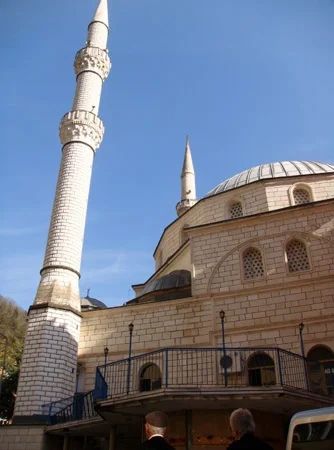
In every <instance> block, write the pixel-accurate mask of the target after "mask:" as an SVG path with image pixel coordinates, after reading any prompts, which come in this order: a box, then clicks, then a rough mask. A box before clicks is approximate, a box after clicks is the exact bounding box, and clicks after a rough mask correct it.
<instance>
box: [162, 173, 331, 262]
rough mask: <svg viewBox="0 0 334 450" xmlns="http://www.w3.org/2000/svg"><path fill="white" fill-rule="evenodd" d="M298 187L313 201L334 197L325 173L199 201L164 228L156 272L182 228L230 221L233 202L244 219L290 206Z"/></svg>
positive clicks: (174, 248)
mask: <svg viewBox="0 0 334 450" xmlns="http://www.w3.org/2000/svg"><path fill="white" fill-rule="evenodd" d="M301 182H302V183H301ZM300 184H303V185H306V186H307V187H309V188H310V191H311V193H312V196H313V200H314V201H320V200H326V199H329V198H333V197H334V176H333V175H330V174H324V175H316V176H314V175H313V176H303V177H289V178H288V179H287V178H283V179H279V180H277V179H276V180H265V181H258V182H256V183H253V184H249V185H245V186H243V187H241V188H238V189H234V190H231V191H226V192H224V193H221V194H218V195H215V196H212V197H207V198H204V199H202V200H201V201H200V202H199V203H198V204H197V205H195V206H194V207H193V208H191V209H190V210H189V211H187V213H186V214H184V215H183V216H181V217H180V218H179V219H178V220H176V221H174V222H172V224H171V225H170V226H169V227H167V228H166V229H165V231H164V233H163V235H162V237H161V240H160V242H159V244H158V246H157V249H156V252H155V259H156V269H158V268H159V267H161V265H162V264H164V263H165V262H166V260H167V259H168V258H169V257H170V256H171V255H173V254H174V253H175V252H176V251H177V249H178V248H179V247H180V245H181V242H182V230H183V228H184V227H193V226H197V225H201V224H207V223H211V222H219V221H222V220H228V219H230V205H231V204H232V203H233V202H235V201H240V202H241V204H242V209H243V215H244V216H249V215H253V214H260V213H263V212H266V211H272V210H275V209H280V208H286V207H289V206H292V205H293V203H292V202H291V188H293V187H294V185H296V186H297V185H300ZM311 200H312V198H311Z"/></svg>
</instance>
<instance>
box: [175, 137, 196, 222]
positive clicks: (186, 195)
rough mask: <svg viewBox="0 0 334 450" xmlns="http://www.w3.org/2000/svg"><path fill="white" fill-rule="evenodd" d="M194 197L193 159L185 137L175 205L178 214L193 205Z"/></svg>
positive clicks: (180, 214)
mask: <svg viewBox="0 0 334 450" xmlns="http://www.w3.org/2000/svg"><path fill="white" fill-rule="evenodd" d="M196 202H197V199H196V183H195V171H194V165H193V160H192V157H191V151H190V145H189V137H188V136H187V139H186V150H185V153H184V161H183V167H182V173H181V201H180V202H178V204H177V205H176V211H177V214H178V216H182V214H183V213H185V212H186V211H188V209H189V208H191V207H192V206H194V204H195V203H196Z"/></svg>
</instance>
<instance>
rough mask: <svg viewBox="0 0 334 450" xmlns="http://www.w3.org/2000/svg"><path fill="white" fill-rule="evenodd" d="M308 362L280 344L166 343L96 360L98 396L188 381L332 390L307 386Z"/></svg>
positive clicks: (184, 384) (181, 384)
mask: <svg viewBox="0 0 334 450" xmlns="http://www.w3.org/2000/svg"><path fill="white" fill-rule="evenodd" d="M223 350H224V351H223ZM223 355H224V356H223ZM225 355H226V357H225ZM225 358H226V360H225ZM308 364H309V363H308V361H307V359H306V358H304V357H303V356H301V355H298V354H297V353H293V352H290V351H288V350H285V349H281V348H279V347H277V346H273V347H263V346H262V347H255V348H254V347H225V348H224V349H223V348H222V347H214V348H212V347H211V348H210V347H200V348H195V347H173V348H162V349H158V350H154V351H151V352H147V353H142V354H139V355H134V356H131V358H124V359H120V360H117V361H112V362H110V363H108V364H106V365H102V366H98V367H97V375H96V386H95V393H94V398H96V399H100V400H102V399H105V398H110V397H115V396H119V395H126V394H129V393H133V392H137V393H139V392H144V391H148V390H154V389H158V388H167V387H169V388H171V387H184V388H186V387H187V386H189V387H197V386H198V387H202V386H215V387H218V388H223V387H226V388H231V387H242V386H247V387H255V386H256V387H259V386H275V385H276V386H277V385H280V386H287V387H291V388H294V389H298V390H303V391H313V392H316V393H322V394H323V395H330V394H328V392H329V391H332V388H330V389H327V388H328V387H327V388H326V389H327V391H326V389H325V387H324V389H323V390H322V391H321V389H319V387H316V386H314V385H312V386H309V373H308V372H307V370H305V367H306V366H307V365H308ZM315 364H316V365H315V366H312V371H313V373H314V374H317V375H319V373H320V369H319V367H320V366H319V364H321V363H315ZM308 370H311V369H308ZM103 374H104V375H103ZM325 381H326V380H324V381H323V383H325Z"/></svg>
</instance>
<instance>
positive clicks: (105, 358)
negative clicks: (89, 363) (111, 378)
mask: <svg viewBox="0 0 334 450" xmlns="http://www.w3.org/2000/svg"><path fill="white" fill-rule="evenodd" d="M108 353H109V348H108V347H107V346H106V347H105V348H104V380H105V379H106V371H107V359H108Z"/></svg>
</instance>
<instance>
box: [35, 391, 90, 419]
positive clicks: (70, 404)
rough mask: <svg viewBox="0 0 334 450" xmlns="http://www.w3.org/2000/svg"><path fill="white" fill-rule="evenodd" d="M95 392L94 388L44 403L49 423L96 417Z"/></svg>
mask: <svg viewBox="0 0 334 450" xmlns="http://www.w3.org/2000/svg"><path fill="white" fill-rule="evenodd" d="M93 393H94V391H93V390H92V391H89V392H87V393H85V394H81V393H80V394H75V395H74V396H73V397H67V398H65V399H62V400H59V401H57V402H52V403H48V404H47V405H44V411H45V413H46V414H47V415H48V424H49V425H56V424H60V423H65V422H71V421H73V420H84V419H90V418H92V417H96V416H97V413H96V411H95V409H94V397H93Z"/></svg>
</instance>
